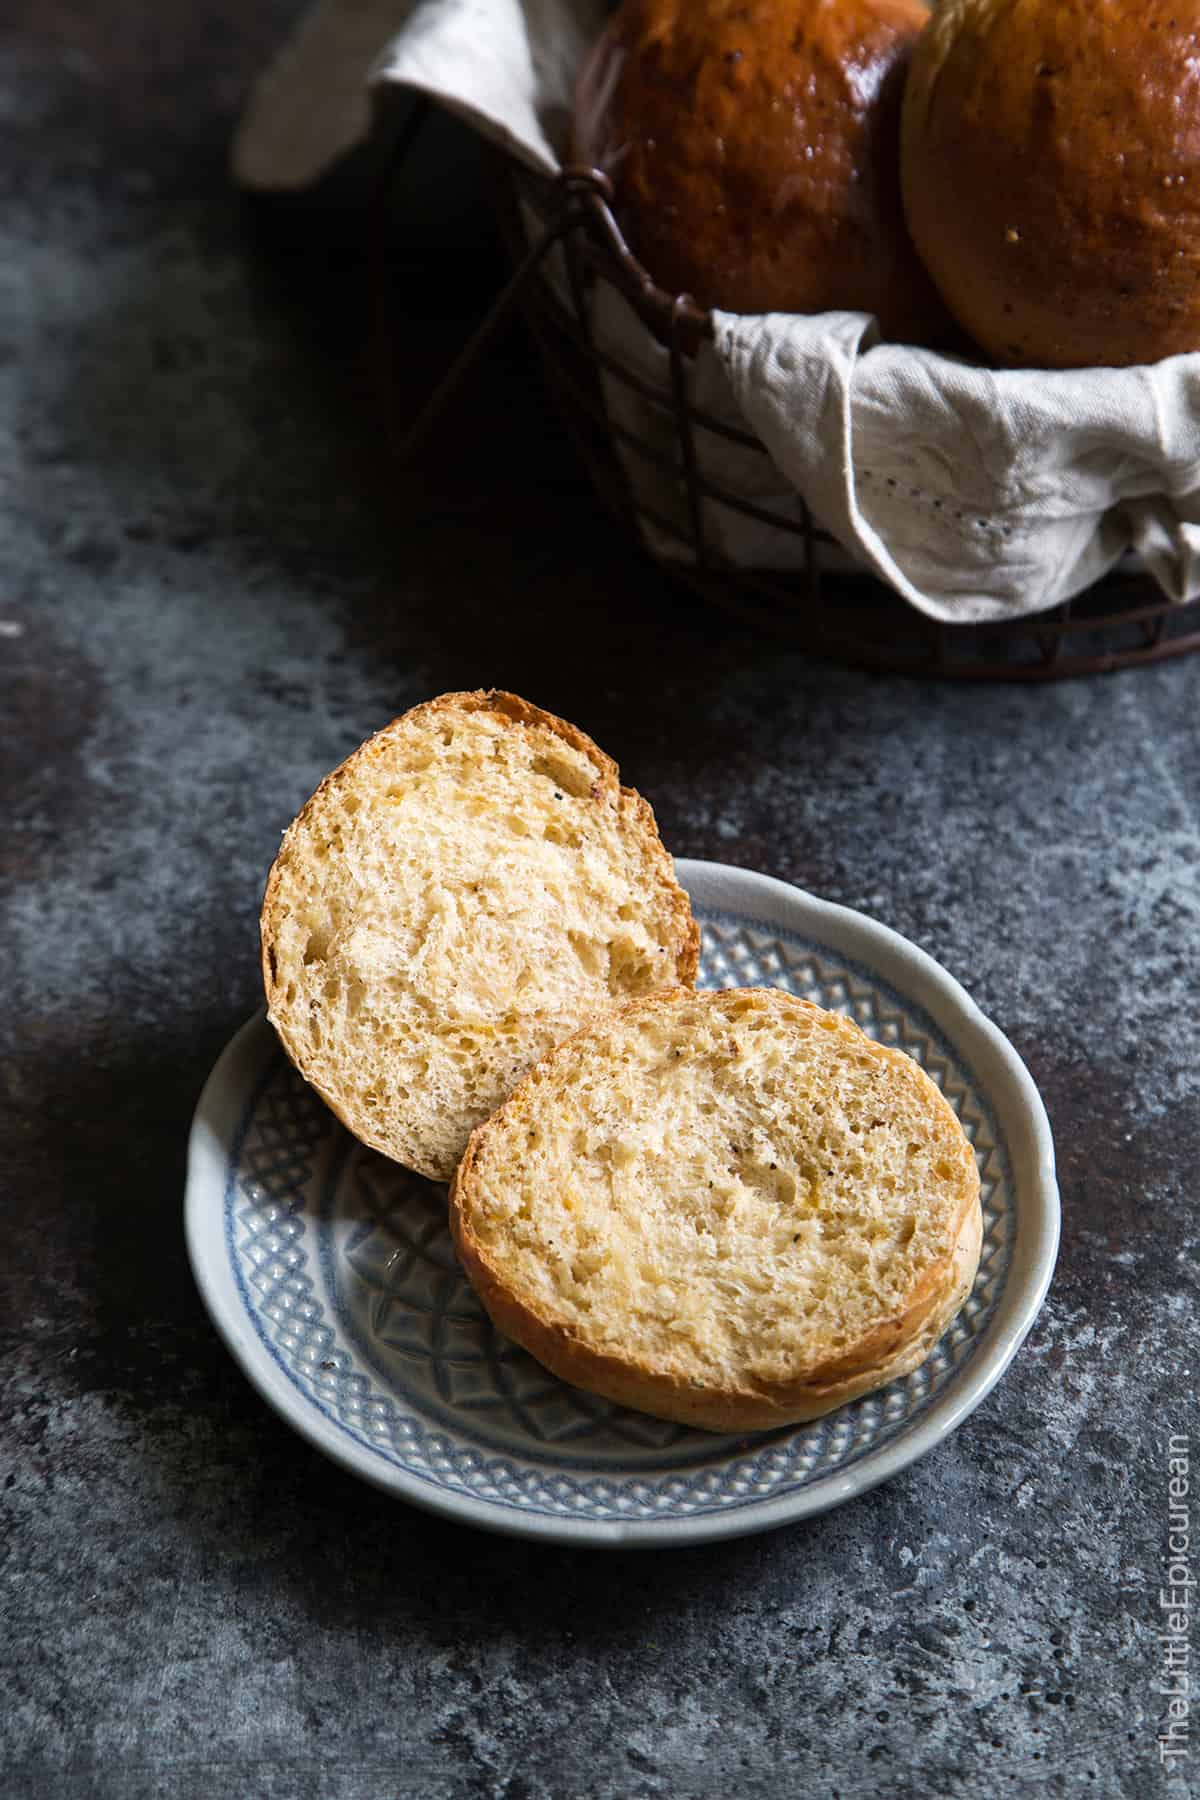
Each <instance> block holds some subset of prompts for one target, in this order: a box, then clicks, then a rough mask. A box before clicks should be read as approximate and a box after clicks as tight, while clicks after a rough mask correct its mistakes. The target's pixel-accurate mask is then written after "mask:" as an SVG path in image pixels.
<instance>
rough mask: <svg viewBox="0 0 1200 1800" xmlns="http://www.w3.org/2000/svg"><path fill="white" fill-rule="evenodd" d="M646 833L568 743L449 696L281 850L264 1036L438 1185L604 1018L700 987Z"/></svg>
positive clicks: (634, 812)
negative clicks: (538, 1072)
mask: <svg viewBox="0 0 1200 1800" xmlns="http://www.w3.org/2000/svg"><path fill="white" fill-rule="evenodd" d="M698 941H699V940H698V933H697V930H696V926H695V923H694V921H693V919H692V916H691V910H690V907H689V904H688V901H687V896H686V895H685V894H684V893H683V890H682V889H681V888H680V887H679V885H678V883H677V882H676V880H675V876H674V870H673V866H672V863H671V860H670V857H669V856H668V854H667V852H666V851H665V850H664V848H663V846H662V843H661V841H660V839H659V836H658V831H657V827H656V825H655V822H654V815H653V813H652V812H651V810H650V807H649V806H648V805H647V803H646V802H645V801H644V800H643V799H642V798H641V797H640V796H639V795H637V794H635V793H633V792H631V791H629V790H627V789H623V788H622V787H621V786H620V781H619V772H618V770H617V767H616V764H615V763H613V762H612V761H611V760H610V759H609V758H608V757H607V756H605V755H604V754H603V752H602V751H600V750H599V749H598V748H597V747H596V745H595V744H593V743H592V742H591V740H590V739H589V738H587V737H585V736H584V734H583V733H582V732H580V731H577V730H575V728H574V727H572V726H570V725H567V724H565V723H564V722H563V721H562V720H560V719H556V718H554V717H553V716H552V715H550V714H549V713H544V712H541V711H540V710H539V709H538V708H536V707H533V706H530V705H529V704H528V703H527V702H525V701H522V700H519V699H518V698H517V697H516V696H514V695H511V694H502V693H494V692H493V693H475V694H448V695H444V696H442V697H441V698H440V699H437V700H433V701H430V702H428V703H427V704H425V705H423V706H418V707H416V708H415V709H414V710H413V711H412V712H409V713H406V714H405V715H404V716H403V717H402V718H399V719H397V720H395V721H394V722H393V723H392V724H391V725H389V726H387V727H386V729H385V730H383V731H381V732H379V733H378V734H377V735H376V736H375V737H373V738H371V739H370V740H369V741H368V742H367V743H365V744H364V745H362V747H361V748H360V749H359V750H357V751H355V753H354V754H353V755H352V756H351V757H350V758H349V759H348V760H347V761H346V762H344V763H343V764H342V765H341V767H340V768H338V769H336V770H335V771H334V773H333V774H332V775H330V776H329V777H328V778H327V779H326V780H325V781H324V782H323V783H322V784H321V786H320V788H319V789H318V790H317V792H316V793H315V794H314V795H313V797H312V799H311V800H310V801H309V802H308V804H307V806H305V808H304V810H303V811H302V812H301V814H300V816H299V817H298V818H297V820H296V821H295V823H294V824H293V825H292V827H291V828H290V830H289V831H288V832H287V834H286V836H285V838H284V842H283V845H282V848H281V850H280V853H279V856H278V858H277V860H276V863H275V866H274V868H273V869H272V871H271V876H270V879H269V882H268V884H267V892H266V896H265V899H264V902H263V912H262V947H263V976H264V982H265V986H266V992H267V1002H268V1008H269V1013H270V1017H271V1020H272V1023H273V1024H274V1025H275V1028H276V1030H277V1031H278V1033H279V1036H280V1038H281V1039H282V1041H283V1044H284V1046H285V1048H286V1049H287V1051H288V1054H289V1055H290V1056H291V1057H292V1059H293V1061H294V1062H295V1063H296V1065H297V1067H298V1068H299V1069H300V1072H301V1073H302V1074H303V1075H304V1076H305V1077H306V1078H307V1079H308V1080H309V1081H311V1082H312V1083H313V1085H314V1086H315V1087H316V1088H317V1089H318V1090H319V1091H320V1092H321V1093H322V1095H323V1096H324V1097H325V1099H326V1100H327V1101H328V1102H329V1103H330V1105H332V1106H333V1108H334V1110H335V1111H336V1112H338V1113H339V1114H340V1116H341V1117H342V1118H343V1119H344V1120H345V1122H346V1124H347V1125H349V1127H350V1129H351V1130H352V1131H354V1132H355V1133H356V1134H357V1135H358V1136H359V1137H361V1138H362V1139H363V1140H364V1141H365V1142H367V1143H368V1144H370V1145H372V1146H373V1147H374V1148H376V1149H379V1150H382V1151H383V1152H385V1154H387V1155H389V1156H392V1157H394V1158H396V1159H397V1160H398V1161H400V1162H402V1163H405V1164H407V1165H408V1166H409V1167H411V1168H414V1169H417V1170H419V1171H420V1172H421V1173H422V1174H426V1175H431V1176H434V1177H435V1178H439V1179H443V1180H444V1179H447V1178H448V1177H449V1176H450V1174H451V1173H452V1171H453V1169H454V1166H455V1164H456V1162H457V1161H458V1158H459V1156H460V1155H461V1153H462V1149H463V1147H464V1145H465V1143H466V1140H467V1136H468V1134H469V1132H470V1131H471V1129H472V1127H473V1126H475V1125H476V1124H478V1123H479V1121H480V1120H481V1119H484V1118H486V1117H487V1116H488V1114H489V1113H490V1112H491V1111H492V1110H493V1109H494V1108H495V1107H496V1106H497V1105H498V1104H499V1102H500V1101H501V1100H502V1099H504V1097H505V1096H506V1095H507V1094H508V1093H509V1092H510V1091H511V1089H512V1088H513V1087H514V1086H515V1084H516V1083H517V1082H518V1081H519V1080H520V1078H521V1077H522V1076H523V1075H524V1074H525V1073H526V1071H527V1070H528V1069H529V1068H530V1067H531V1065H532V1064H533V1063H535V1062H536V1061H537V1060H538V1058H539V1057H541V1056H543V1055H545V1053H546V1052H547V1051H548V1050H550V1049H551V1048H552V1047H553V1046H554V1045H555V1044H556V1043H558V1042H559V1041H560V1040H561V1039H562V1038H564V1037H565V1036H567V1035H568V1034H569V1033H571V1032H572V1031H574V1030H576V1029H577V1028H578V1027H579V1025H580V1024H581V1022H582V1021H583V1020H584V1019H586V1018H588V1017H589V1016H590V1015H591V1014H593V1013H595V1012H596V1011H597V1010H598V1009H605V1008H608V1007H611V1006H612V1005H613V1004H614V1003H618V1002H624V1001H626V1000H628V999H629V998H631V997H633V996H636V995H643V994H651V993H654V992H655V991H656V990H658V989H662V988H664V987H671V986H674V985H676V984H678V983H679V982H681V981H683V982H689V983H690V982H691V981H692V980H694V978H695V972H696V964H697V954H698Z"/></svg>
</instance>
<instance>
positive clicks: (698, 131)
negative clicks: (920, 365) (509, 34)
mask: <svg viewBox="0 0 1200 1800" xmlns="http://www.w3.org/2000/svg"><path fill="white" fill-rule="evenodd" d="M928 16H929V14H928V9H927V8H926V6H925V5H924V4H923V3H922V0H626V3H625V5H624V6H623V7H622V8H621V10H620V12H619V13H618V15H617V17H616V18H615V19H614V20H613V21H612V23H611V25H610V27H609V30H608V33H607V34H606V36H605V37H604V38H603V39H602V40H601V44H600V46H599V47H598V49H597V51H596V52H595V60H594V61H593V62H592V63H590V64H589V66H588V67H587V68H586V69H585V70H584V72H583V75H582V77H581V81H580V89H579V99H578V105H577V115H578V119H577V134H578V135H579V139H580V147H581V148H585V147H586V148H587V149H588V151H590V156H589V160H596V159H597V158H598V159H599V160H601V161H603V162H606V164H607V165H608V166H611V168H612V172H613V179H614V182H615V184H616V188H617V200H618V206H619V210H620V213H621V217H622V220H623V222H624V223H625V225H626V228H627V230H628V233H629V236H630V240H631V243H632V245H633V248H634V249H635V250H636V252H637V254H638V255H639V257H640V258H641V260H642V261H643V263H644V264H645V266H646V268H647V269H648V270H649V271H650V273H651V275H652V276H653V277H654V279H655V280H656V281H657V282H658V284H659V285H660V286H661V287H664V288H666V289H667V290H668V291H669V292H672V293H680V292H686V293H690V294H691V295H692V296H693V297H694V298H695V299H696V300H697V301H698V302H699V303H700V304H701V305H702V306H720V307H725V308H728V309H729V310H731V311H734V312H746V313H759V312H823V311H826V310H828V309H830V308H852V309H862V310H864V311H867V312H874V313H876V314H877V315H878V316H879V318H880V321H881V323H882V326H883V329H884V331H885V333H886V334H887V335H888V336H890V337H894V338H898V339H901V340H904V341H910V342H929V341H933V340H934V339H937V338H940V337H941V336H942V335H943V334H944V331H945V329H946V324H947V321H946V319H945V315H944V313H943V311H942V308H941V306H940V305H939V303H938V299H937V296H936V293H935V292H934V289H933V287H932V285H931V283H930V282H929V279H928V277H927V275H926V274H925V271H924V270H923V269H922V267H921V265H920V263H919V261H918V259H917V257H916V255H915V253H914V251H913V248H912V245H911V243H910V242H909V239H908V234H907V231H906V229H905V225H904V217H903V211H902V208H901V204H900V192H899V180H898V160H899V136H900V103H901V93H902V88H903V83H904V75H905V70H906V67H907V63H908V58H909V56H910V54H911V51H912V46H913V44H914V43H915V41H916V39H917V37H918V35H919V33H920V31H921V30H922V28H923V26H924V25H925V22H926V20H927V18H928ZM605 69H609V70H612V71H614V73H615V72H616V71H617V70H618V69H619V74H618V75H617V77H616V81H615V86H614V87H613V88H612V91H611V100H610V102H609V104H608V106H607V107H606V108H605V109H604V111H603V114H602V116H601V118H600V119H599V120H595V119H590V118H589V114H590V113H591V112H593V111H594V103H593V98H592V97H593V94H594V92H595V91H596V90H597V89H598V90H599V92H601V93H604V92H606V91H607V90H606V89H605V85H604V71H605ZM588 139H590V140H591V141H590V143H587V142H586V140H588Z"/></svg>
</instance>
